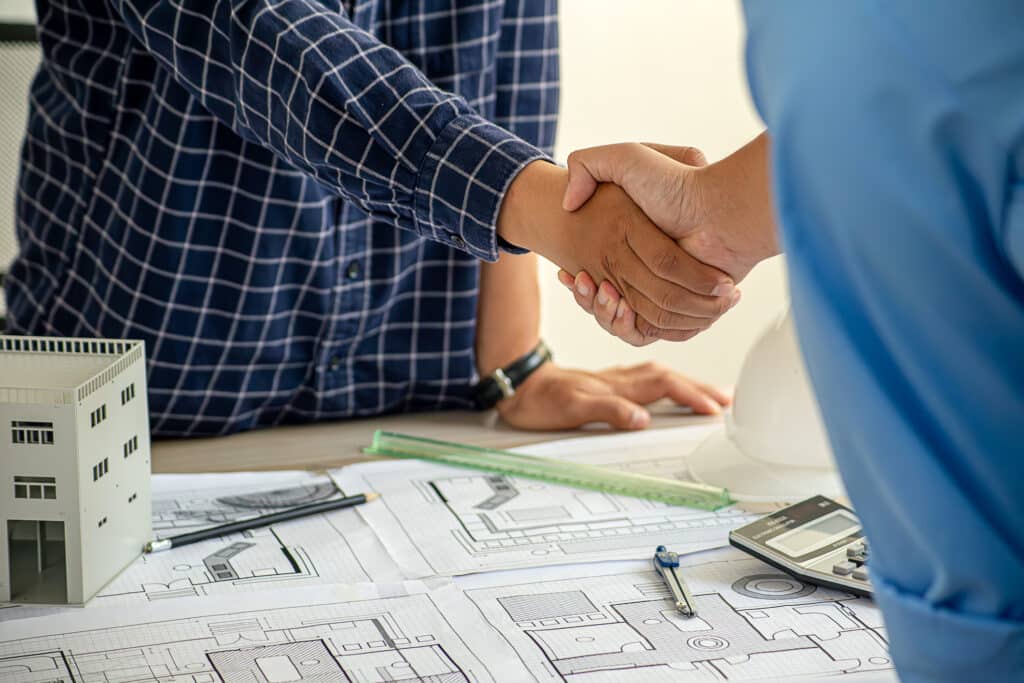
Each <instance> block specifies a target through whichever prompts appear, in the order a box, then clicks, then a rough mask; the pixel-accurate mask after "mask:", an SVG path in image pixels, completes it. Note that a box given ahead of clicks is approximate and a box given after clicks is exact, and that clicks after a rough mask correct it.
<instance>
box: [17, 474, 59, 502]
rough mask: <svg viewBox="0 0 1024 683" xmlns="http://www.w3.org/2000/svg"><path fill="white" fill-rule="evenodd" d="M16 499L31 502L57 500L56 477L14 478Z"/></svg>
mask: <svg viewBox="0 0 1024 683" xmlns="http://www.w3.org/2000/svg"><path fill="white" fill-rule="evenodd" d="M14 497H15V498H28V499H29V500H56V499H57V479H56V478H54V477H17V476H16V477H14Z"/></svg>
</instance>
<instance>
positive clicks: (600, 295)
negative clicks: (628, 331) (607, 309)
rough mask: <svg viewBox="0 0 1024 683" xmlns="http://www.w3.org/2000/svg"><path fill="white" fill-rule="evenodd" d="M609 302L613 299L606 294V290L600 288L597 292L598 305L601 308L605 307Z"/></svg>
mask: <svg viewBox="0 0 1024 683" xmlns="http://www.w3.org/2000/svg"><path fill="white" fill-rule="evenodd" d="M609 301H611V299H609V298H608V295H607V294H605V291H604V289H602V288H598V290H597V303H598V305H599V306H605V305H607V304H608V302H609Z"/></svg>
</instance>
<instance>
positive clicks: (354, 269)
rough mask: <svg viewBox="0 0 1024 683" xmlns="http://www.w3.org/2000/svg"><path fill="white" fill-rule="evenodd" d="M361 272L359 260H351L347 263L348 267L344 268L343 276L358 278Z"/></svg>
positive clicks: (351, 278) (352, 278) (350, 278)
mask: <svg viewBox="0 0 1024 683" xmlns="http://www.w3.org/2000/svg"><path fill="white" fill-rule="evenodd" d="M362 273H363V267H362V266H360V265H359V261H353V262H352V263H350V264H348V268H346V269H345V277H347V278H348V279H349V280H358V279H359V276H360V275H362Z"/></svg>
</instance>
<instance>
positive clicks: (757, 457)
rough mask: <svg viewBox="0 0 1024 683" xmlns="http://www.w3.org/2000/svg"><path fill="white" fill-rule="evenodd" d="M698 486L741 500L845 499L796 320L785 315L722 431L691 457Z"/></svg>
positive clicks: (750, 359) (746, 376)
mask: <svg viewBox="0 0 1024 683" xmlns="http://www.w3.org/2000/svg"><path fill="white" fill-rule="evenodd" d="M687 462H688V464H689V468H690V473H691V475H692V476H693V477H694V478H695V479H697V480H698V481H701V482H704V483H707V484H714V485H715V486H721V487H724V488H726V489H728V490H729V493H730V494H731V495H732V497H733V498H734V499H736V500H738V501H748V502H768V501H795V500H802V499H804V498H807V497H810V496H812V495H815V494H821V495H825V496H830V497H833V498H834V497H836V496H839V495H842V493H843V489H842V484H841V482H840V480H839V475H838V472H836V469H835V463H834V461H833V460H832V450H831V448H829V444H828V438H827V436H826V434H825V428H824V425H823V424H822V421H821V413H820V411H819V409H818V402H817V400H816V399H815V398H814V393H813V392H812V390H811V385H810V382H809V381H808V379H807V370H806V368H805V367H804V362H803V357H802V356H801V355H800V348H799V346H798V344H797V338H796V329H795V328H794V326H793V319H792V316H791V315H790V314H789V313H788V312H787V313H786V314H785V315H783V316H781V317H780V318H779V319H778V320H777V321H776V322H775V323H774V324H773V325H772V326H771V327H769V328H768V330H767V331H766V332H765V333H764V334H763V335H762V336H761V337H760V338H759V339H758V341H757V342H756V343H755V344H754V346H753V348H752V349H751V350H750V353H749V354H747V358H746V360H745V361H744V362H743V369H742V370H741V371H740V378H739V382H737V384H736V393H735V397H734V399H733V406H732V408H731V409H730V410H729V411H728V412H727V413H726V415H725V420H724V425H723V426H722V428H721V429H720V430H719V431H716V432H715V433H714V434H712V435H711V436H709V437H708V438H707V439H706V440H705V441H704V442H703V443H702V444H701V445H700V446H698V447H697V450H696V451H694V452H693V454H692V455H691V456H690V457H689V458H688V459H687Z"/></svg>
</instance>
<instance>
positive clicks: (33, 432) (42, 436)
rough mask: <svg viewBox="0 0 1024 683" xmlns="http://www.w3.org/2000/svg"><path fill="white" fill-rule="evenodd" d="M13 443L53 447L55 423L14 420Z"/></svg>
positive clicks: (12, 423)
mask: <svg viewBox="0 0 1024 683" xmlns="http://www.w3.org/2000/svg"><path fill="white" fill-rule="evenodd" d="M11 443H18V444H33V445H43V446H52V445H53V423H52V422H26V421H24V420H12V421H11Z"/></svg>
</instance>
